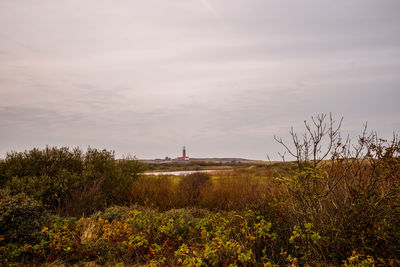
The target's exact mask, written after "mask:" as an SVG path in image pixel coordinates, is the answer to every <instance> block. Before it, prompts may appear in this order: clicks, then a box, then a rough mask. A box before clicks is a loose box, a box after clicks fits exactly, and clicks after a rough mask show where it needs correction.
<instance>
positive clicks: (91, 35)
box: [0, 0, 400, 159]
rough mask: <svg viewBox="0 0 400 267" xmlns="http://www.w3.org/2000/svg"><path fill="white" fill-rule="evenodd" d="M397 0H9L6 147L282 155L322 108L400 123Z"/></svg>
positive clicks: (348, 124)
mask: <svg viewBox="0 0 400 267" xmlns="http://www.w3.org/2000/svg"><path fill="white" fill-rule="evenodd" d="M399 14H400V1H398V0H375V1H371V0H343V1H332V0H313V1H311V0H304V1H293V0H290V1H289V0H287V1H286V0H276V1H267V0H235V1H232V0H168V1H167V0H145V1H144V0H143V1H139V0H126V1H122V0H121V1H111V0H109V1H102V0H92V1H86V0H57V1H54V0H40V1H39V0H37V1H35V0H26V1H23V0H18V1H15V0H1V1H0V157H4V155H5V153H6V152H7V151H11V150H16V151H23V150H25V149H30V148H33V147H40V148H43V147H44V146H46V144H47V145H50V146H64V145H67V146H70V147H75V146H80V147H82V148H83V149H86V148H87V147H88V146H89V145H90V146H92V147H96V148H106V149H111V150H115V152H116V155H117V156H121V155H127V154H131V155H136V156H138V157H139V158H156V157H165V156H171V157H176V156H178V154H180V153H181V147H182V146H183V145H186V146H187V150H188V154H189V156H192V157H223V156H229V157H245V158H251V159H266V155H267V154H269V155H270V157H271V158H276V155H277V152H278V151H281V149H280V147H279V145H278V144H276V142H275V141H274V140H273V135H274V134H275V135H278V136H282V137H287V136H288V135H287V132H288V131H289V129H290V126H294V127H295V130H296V129H297V130H299V131H302V129H303V128H302V127H301V126H302V122H303V120H304V119H309V118H310V116H312V115H315V114H318V113H329V112H332V113H333V115H334V116H335V117H337V118H338V117H341V116H344V124H343V131H344V132H349V133H351V134H352V135H356V134H357V133H359V132H360V130H361V128H362V125H363V123H364V122H366V121H368V124H369V127H370V129H371V130H372V129H373V130H377V131H378V134H380V135H382V136H389V135H390V134H391V133H392V132H393V131H399V130H400V127H399V126H400V104H399V102H400V15H399Z"/></svg>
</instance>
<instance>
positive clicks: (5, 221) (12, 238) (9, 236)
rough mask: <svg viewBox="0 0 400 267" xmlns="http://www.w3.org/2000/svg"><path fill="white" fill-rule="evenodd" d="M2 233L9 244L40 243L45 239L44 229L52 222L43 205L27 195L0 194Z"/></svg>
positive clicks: (0, 227)
mask: <svg viewBox="0 0 400 267" xmlns="http://www.w3.org/2000/svg"><path fill="white" fill-rule="evenodd" d="M0 198H1V199H0V233H1V234H4V235H5V237H4V238H5V241H6V242H7V243H25V242H39V241H40V240H41V239H43V238H45V235H44V234H43V233H42V232H41V230H42V227H44V226H45V225H48V224H49V222H50V220H51V215H50V213H49V212H48V211H47V210H46V209H45V208H44V207H43V205H42V204H41V203H40V202H38V201H36V200H33V199H31V198H29V197H28V196H26V195H25V194H18V195H15V196H10V195H9V194H8V192H6V191H4V190H2V191H1V193H0Z"/></svg>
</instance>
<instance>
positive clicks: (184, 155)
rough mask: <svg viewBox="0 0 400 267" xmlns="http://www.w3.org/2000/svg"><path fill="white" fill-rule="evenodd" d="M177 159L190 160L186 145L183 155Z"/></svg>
mask: <svg viewBox="0 0 400 267" xmlns="http://www.w3.org/2000/svg"><path fill="white" fill-rule="evenodd" d="M176 159H177V160H189V157H188V156H186V147H185V146H184V147H183V149H182V157H177V158H176Z"/></svg>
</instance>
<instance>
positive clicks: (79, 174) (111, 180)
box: [0, 147, 144, 216]
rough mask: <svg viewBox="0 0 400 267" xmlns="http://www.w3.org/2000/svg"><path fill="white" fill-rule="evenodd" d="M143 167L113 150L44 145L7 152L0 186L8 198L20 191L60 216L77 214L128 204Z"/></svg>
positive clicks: (0, 169)
mask: <svg viewBox="0 0 400 267" xmlns="http://www.w3.org/2000/svg"><path fill="white" fill-rule="evenodd" d="M143 169H144V167H143V164H141V163H140V162H138V161H136V160H134V159H132V158H125V159H123V160H119V161H118V160H115V156H114V152H112V151H107V150H97V149H92V148H88V150H87V152H85V153H84V152H83V151H81V150H80V149H78V148H75V149H73V150H70V149H69V148H68V147H61V148H57V147H52V148H50V147H46V148H45V149H43V150H39V149H36V148H35V149H32V150H29V151H25V152H11V153H7V155H6V158H5V159H4V160H3V161H1V162H0V186H2V187H6V188H9V190H10V193H11V194H12V195H16V194H19V193H25V194H27V195H28V196H30V197H32V198H33V199H35V200H38V201H40V202H42V203H43V204H44V205H45V206H46V207H47V208H49V209H51V210H53V211H57V212H59V213H60V214H62V215H68V216H81V215H82V214H88V213H91V212H93V211H95V210H97V209H103V208H105V207H107V206H109V205H112V204H118V205H121V204H127V203H129V202H130V201H131V197H130V192H131V188H132V186H133V182H134V181H135V180H136V179H137V178H138V175H139V173H140V172H142V171H143Z"/></svg>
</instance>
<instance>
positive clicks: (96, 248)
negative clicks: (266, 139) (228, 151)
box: [0, 138, 400, 266]
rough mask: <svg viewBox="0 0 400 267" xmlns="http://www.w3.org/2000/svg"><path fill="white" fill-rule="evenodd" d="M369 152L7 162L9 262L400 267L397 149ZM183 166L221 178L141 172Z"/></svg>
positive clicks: (46, 157)
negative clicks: (282, 157)
mask: <svg viewBox="0 0 400 267" xmlns="http://www.w3.org/2000/svg"><path fill="white" fill-rule="evenodd" d="M359 145H360V146H361V145H362V147H361V149H359V150H357V149H358V148H357V147H355V149H356V151H359V152H360V153H358V154H352V155H353V156H349V155H350V154H348V153H349V150H346V151H345V153H346V154H343V155H342V156H340V155H337V154H332V155H333V156H332V157H331V158H329V159H325V160H318V161H316V160H315V159H313V158H309V159H307V160H302V159H304V158H301V157H300V160H299V158H297V159H298V160H297V161H293V162H274V163H268V162H243V163H237V162H235V163H224V164H216V165H215V163H199V162H197V163H196V164H197V165H198V166H197V165H196V164H188V165H182V164H178V163H176V164H178V165H175V166H174V165H173V164H170V165H165V164H159V165H157V164H155V163H154V164H152V165H146V164H144V163H141V162H138V161H137V160H134V159H130V158H127V159H124V160H116V159H115V156H114V154H113V153H112V152H110V151H106V150H96V149H89V150H87V151H81V150H79V149H72V150H71V149H69V148H66V147H64V148H56V147H47V148H45V149H43V150H40V149H33V150H30V151H25V152H21V153H17V152H11V153H9V154H7V156H6V158H5V159H4V160H2V161H0V185H1V191H0V263H1V265H3V266H14V265H33V264H34V265H40V264H44V265H47V264H51V265H57V266H58V265H65V266H66V265H73V264H77V265H88V266H94V265H118V266H124V265H129V266H130V265H143V266H289V265H290V266H303V265H307V264H309V265H331V266H337V265H345V266H374V265H392V266H398V265H399V264H400V159H399V152H400V146H399V141H398V139H393V140H392V141H385V140H379V139H377V138H375V139H374V138H370V139H365V140H364V141H362V142H361V143H359ZM353 148H354V146H353ZM344 155H346V156H344ZM174 164H175V163H174ZM185 166H186V167H187V168H185ZM182 169H216V170H217V171H215V172H212V173H207V174H206V173H195V174H191V175H188V176H151V175H149V176H144V175H141V173H143V172H144V171H146V170H147V171H149V170H150V171H156V170H163V171H165V170H182ZM221 169H224V170H226V169H229V171H218V170H221Z"/></svg>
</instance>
